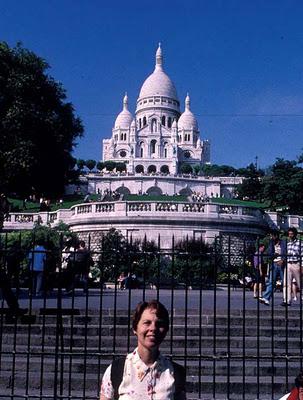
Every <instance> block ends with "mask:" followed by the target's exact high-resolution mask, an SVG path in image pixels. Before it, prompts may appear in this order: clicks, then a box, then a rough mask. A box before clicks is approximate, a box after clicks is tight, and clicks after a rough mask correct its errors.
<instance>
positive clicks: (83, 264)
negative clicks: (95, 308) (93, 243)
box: [74, 240, 93, 293]
mask: <svg viewBox="0 0 303 400" xmlns="http://www.w3.org/2000/svg"><path fill="white" fill-rule="evenodd" d="M92 262H93V261H92V258H91V254H90V251H89V250H88V248H87V247H86V244H85V242H84V240H80V242H79V247H78V248H77V249H76V252H75V260H74V270H75V278H74V281H80V282H82V283H83V291H84V292H85V293H86V292H87V290H88V275H89V268H90V266H91V264H92ZM74 284H75V282H74Z"/></svg>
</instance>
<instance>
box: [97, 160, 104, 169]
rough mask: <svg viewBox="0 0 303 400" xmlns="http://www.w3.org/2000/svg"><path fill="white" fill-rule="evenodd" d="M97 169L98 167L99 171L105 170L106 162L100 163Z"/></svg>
mask: <svg viewBox="0 0 303 400" xmlns="http://www.w3.org/2000/svg"><path fill="white" fill-rule="evenodd" d="M96 167H97V170H98V171H102V170H103V168H104V162H103V161H98V162H97V166H96Z"/></svg>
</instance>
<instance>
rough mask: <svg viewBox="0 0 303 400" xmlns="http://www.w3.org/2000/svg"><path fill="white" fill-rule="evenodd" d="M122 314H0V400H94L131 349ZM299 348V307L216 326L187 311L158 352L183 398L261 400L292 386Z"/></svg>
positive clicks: (221, 318)
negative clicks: (173, 365) (115, 360)
mask: <svg viewBox="0 0 303 400" xmlns="http://www.w3.org/2000/svg"><path fill="white" fill-rule="evenodd" d="M67 311H68V310H67ZM127 314H128V313H127V311H125V310H118V311H117V312H116V314H114V312H113V310H103V312H102V314H101V315H100V313H99V312H98V311H96V310H88V311H87V312H86V313H85V310H80V311H79V313H78V315H64V312H63V316H62V319H61V318H57V316H56V315H47V310H46V314H45V310H44V312H42V314H41V312H40V310H39V309H37V310H32V311H31V315H30V316H25V317H23V318H21V319H20V318H19V319H18V320H16V321H15V320H7V319H6V317H5V315H3V314H2V315H0V340H1V341H0V357H1V359H0V367H1V369H0V399H21V398H23V399H24V398H25V399H30V400H31V399H41V400H42V399H55V398H57V399H85V400H89V399H95V400H96V399H97V398H98V388H99V386H100V379H101V376H102V374H103V372H104V370H105V368H106V367H107V366H108V364H109V363H110V362H111V360H112V357H113V354H116V355H124V354H126V352H127V351H128V350H131V349H133V348H134V347H135V346H136V341H135V338H134V336H133V335H132V334H131V333H130V327H129V318H128V315H127ZM60 321H62V329H61V324H60ZM214 322H216V323H215V324H214ZM302 346H303V344H302V327H301V320H300V311H299V309H291V310H289V311H288V312H287V313H286V314H285V310H280V309H279V311H278V309H277V310H275V313H274V315H272V312H271V310H270V309H268V308H267V309H264V308H262V309H260V310H259V311H258V312H257V311H256V310H247V311H246V312H245V318H243V313H242V311H240V310H232V311H231V312H230V314H229V315H227V313H226V310H222V311H219V310H217V315H216V320H215V321H214V317H213V314H212V312H211V311H203V314H202V315H201V316H200V315H199V314H198V312H197V310H188V311H187V318H186V319H185V313H184V310H176V311H175V313H174V317H173V328H172V329H171V331H170V332H169V334H168V336H167V338H166V340H165V342H164V343H163V344H162V347H161V350H162V353H163V354H166V355H170V354H173V357H174V360H175V361H177V362H179V363H180V364H183V365H185V366H186V371H187V385H188V396H187V398H188V399H198V398H201V399H235V400H237V399H264V400H265V399H278V398H279V397H281V396H282V394H284V393H285V391H286V390H287V385H288V386H289V387H291V386H292V384H293V381H294V377H295V376H296V375H297V374H298V372H299V370H300V368H301V367H302V364H300V355H301V356H302V354H303V348H302ZM272 355H273V356H274V357H272Z"/></svg>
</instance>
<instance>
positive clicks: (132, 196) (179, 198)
mask: <svg viewBox="0 0 303 400" xmlns="http://www.w3.org/2000/svg"><path fill="white" fill-rule="evenodd" d="M124 199H125V200H126V201H174V202H178V201H179V202H181V201H187V197H186V196H177V195H175V196H165V195H164V194H163V195H158V196H156V195H155V196H149V195H138V194H128V195H125V196H124Z"/></svg>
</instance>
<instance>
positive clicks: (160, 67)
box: [156, 43, 163, 69]
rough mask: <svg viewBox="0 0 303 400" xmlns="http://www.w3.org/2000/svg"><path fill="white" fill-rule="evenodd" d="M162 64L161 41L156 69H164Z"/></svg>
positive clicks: (157, 53)
mask: <svg viewBox="0 0 303 400" xmlns="http://www.w3.org/2000/svg"><path fill="white" fill-rule="evenodd" d="M162 65H163V57H162V48H161V43H159V46H158V49H157V52H156V69H162Z"/></svg>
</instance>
